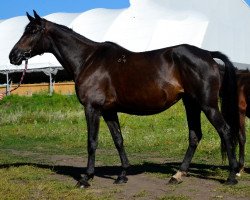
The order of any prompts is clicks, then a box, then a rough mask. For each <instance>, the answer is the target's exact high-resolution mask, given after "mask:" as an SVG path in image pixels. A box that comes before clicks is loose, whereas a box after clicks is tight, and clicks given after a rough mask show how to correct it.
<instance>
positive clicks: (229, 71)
mask: <svg viewBox="0 0 250 200" xmlns="http://www.w3.org/2000/svg"><path fill="white" fill-rule="evenodd" d="M210 54H211V56H212V57H213V58H218V59H220V60H222V61H223V62H224V63H225V68H224V76H223V81H222V85H221V89H220V97H221V112H222V115H223V117H224V119H225V120H226V122H227V124H228V125H229V126H230V127H231V134H232V135H231V141H232V145H233V148H236V146H237V144H238V141H239V137H238V134H239V107H238V91H237V77H236V68H235V67H234V66H233V63H232V62H231V61H230V60H229V59H228V57H227V56H226V55H224V54H222V53H220V52H218V51H215V52H210ZM221 154H222V159H224V160H225V158H226V157H225V155H226V148H225V144H224V142H223V141H221Z"/></svg>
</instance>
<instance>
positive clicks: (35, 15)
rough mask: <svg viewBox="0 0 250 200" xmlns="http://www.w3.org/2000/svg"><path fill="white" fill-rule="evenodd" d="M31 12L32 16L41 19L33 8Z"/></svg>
mask: <svg viewBox="0 0 250 200" xmlns="http://www.w3.org/2000/svg"><path fill="white" fill-rule="evenodd" d="M33 13H34V17H35V19H36V20H41V19H42V18H41V17H40V16H39V15H38V14H37V13H36V11H35V10H33Z"/></svg>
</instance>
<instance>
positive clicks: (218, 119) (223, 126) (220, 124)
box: [202, 105, 238, 184]
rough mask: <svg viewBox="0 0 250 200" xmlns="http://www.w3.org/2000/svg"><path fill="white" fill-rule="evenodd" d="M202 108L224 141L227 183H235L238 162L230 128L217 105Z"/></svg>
mask: <svg viewBox="0 0 250 200" xmlns="http://www.w3.org/2000/svg"><path fill="white" fill-rule="evenodd" d="M202 110H203V112H204V113H205V115H206V117H207V118H208V120H209V121H210V122H211V124H212V125H213V126H214V127H215V129H216V131H217V132H218V133H219V135H220V137H221V139H222V140H223V141H224V144H225V145H226V150H227V156H228V161H229V167H230V173H229V177H228V179H227V182H226V183H227V184H236V183H237V182H238V181H237V180H236V179H235V178H236V173H237V171H238V163H237V160H236V155H235V148H234V146H233V144H232V142H231V137H232V136H231V135H232V134H231V129H230V127H229V126H228V124H227V123H226V122H225V120H224V118H223V116H222V114H221V113H220V111H219V108H218V105H216V106H202Z"/></svg>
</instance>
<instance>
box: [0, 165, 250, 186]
mask: <svg viewBox="0 0 250 200" xmlns="http://www.w3.org/2000/svg"><path fill="white" fill-rule="evenodd" d="M180 164H181V163H179V162H167V163H164V164H157V163H152V162H144V163H143V164H137V165H132V166H131V167H130V169H129V170H128V175H130V176H135V175H139V174H142V173H160V174H163V175H164V174H166V175H169V177H170V176H171V175H173V174H174V173H176V171H177V170H178V169H179V166H180ZM20 166H34V167H37V168H41V169H50V170H52V171H54V172H55V173H57V174H59V175H65V176H70V177H72V178H73V179H75V180H76V181H79V180H80V179H81V177H82V176H81V174H84V173H85V171H86V168H84V167H74V166H62V165H56V166H55V165H49V164H40V163H12V164H2V165H0V169H4V168H10V167H20ZM218 169H220V170H227V169H228V167H227V166H218V165H217V166H215V165H207V164H191V165H190V168H189V174H190V175H191V176H193V177H196V178H200V179H207V180H214V181H218V182H220V183H224V182H225V180H224V179H222V178H218V176H216V171H217V170H218ZM120 171H121V168H120V167H119V166H100V167H96V168H95V176H98V177H101V178H106V179H115V177H113V176H116V175H118V174H119V173H120ZM245 173H248V174H250V168H245Z"/></svg>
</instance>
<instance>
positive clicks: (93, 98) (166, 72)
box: [9, 11, 238, 187]
mask: <svg viewBox="0 0 250 200" xmlns="http://www.w3.org/2000/svg"><path fill="white" fill-rule="evenodd" d="M27 17H28V18H29V20H30V22H29V24H28V25H27V26H26V28H25V31H24V33H23V35H22V37H21V38H20V40H19V41H18V42H17V44H16V45H15V46H14V47H13V49H12V51H11V52H10V55H9V58H10V62H11V63H12V64H15V65H20V64H21V63H22V61H23V60H25V59H27V57H28V58H29V57H33V56H36V55H39V54H42V53H44V52H49V53H52V54H53V55H54V56H55V57H56V58H57V59H58V61H59V62H60V63H61V65H62V66H63V67H64V68H65V69H66V70H67V71H68V73H70V74H71V75H72V78H73V79H74V81H75V89H76V94H77V97H78V99H79V101H80V103H81V104H82V105H83V106H84V109H85V116H86V121H87V129H88V164H87V171H86V174H85V175H84V176H83V177H82V179H81V180H79V186H82V187H88V186H89V182H88V181H89V180H90V179H92V178H93V177H94V168H95V152H96V148H97V144H98V129H99V122H100V117H101V116H102V117H103V118H104V120H105V122H106V123H107V125H108V127H109V130H110V133H111V135H112V138H113V140H114V143H115V146H116V148H117V150H118V152H119V156H120V159H121V164H122V170H121V173H120V174H119V176H118V178H117V179H116V181H115V183H125V182H127V180H128V179H127V169H128V167H129V161H128V158H127V156H126V153H125V150H124V146H123V137H122V134H121V130H120V125H119V120H118V116H117V113H118V112H123V113H128V114H134V115H152V114H156V113H160V112H162V111H164V110H166V109H168V108H169V107H170V106H172V105H173V104H175V103H176V102H177V101H178V100H180V99H182V100H183V102H184V105H185V109H186V115H187V121H188V127H189V146H188V149H187V152H186V155H185V157H184V160H183V162H182V164H181V166H180V170H179V171H178V172H177V173H176V174H175V175H174V176H173V177H172V178H171V180H170V182H171V183H178V182H180V181H181V178H182V176H184V175H185V174H186V172H187V171H188V168H189V164H190V162H191V160H192V157H193V155H194V153H195V150H196V148H197V145H198V143H199V141H200V140H201V138H202V132H201V124H200V114H201V111H203V112H204V113H205V115H206V117H207V118H208V120H209V121H210V122H211V124H212V125H213V126H214V127H215V129H216V130H217V132H218V134H219V136H220V137H221V139H222V140H223V142H224V143H225V145H226V149H227V155H228V160H229V166H230V173H229V177H228V179H227V183H228V184H236V183H237V180H236V172H237V170H238V164H237V160H236V155H235V148H234V138H235V137H234V135H237V134H238V123H237V122H238V120H235V119H236V118H237V119H238V102H237V98H236V97H237V83H236V73H235V68H234V67H233V65H232V63H231V62H230V61H229V59H228V58H227V56H225V55H224V54H222V53H220V52H210V51H206V50H203V49H200V48H197V47H194V46H190V45H178V46H174V47H169V48H163V49H158V50H154V51H148V52H140V53H135V52H131V51H128V50H126V49H124V48H122V47H121V46H119V45H117V44H115V43H112V42H103V43H97V42H93V41H91V40H89V39H87V38H85V37H83V36H81V35H79V34H77V33H75V32H74V31H73V30H71V29H69V28H67V27H65V26H62V25H58V24H55V23H53V22H50V21H47V20H45V19H43V18H41V17H40V16H39V15H38V14H37V13H36V12H35V11H34V17H32V16H30V15H29V14H28V13H27ZM83 26H84V24H83ZM213 58H219V59H221V60H222V61H223V62H224V63H225V66H226V67H225V74H224V77H221V76H220V73H219V69H218V64H217V63H216V62H215V61H214V59H213ZM222 80H223V81H222ZM221 88H222V89H221ZM227 88H230V89H227ZM219 93H220V94H221V95H222V103H224V105H225V106H228V110H230V118H229V117H228V119H227V121H226V120H225V119H224V117H223V116H222V114H221V112H220V110H219V106H218V98H219Z"/></svg>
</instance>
